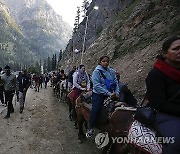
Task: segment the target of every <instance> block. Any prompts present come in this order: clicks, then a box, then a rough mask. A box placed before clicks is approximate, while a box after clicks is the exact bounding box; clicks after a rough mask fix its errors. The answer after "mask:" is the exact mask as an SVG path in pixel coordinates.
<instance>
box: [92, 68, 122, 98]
mask: <svg viewBox="0 0 180 154" xmlns="http://www.w3.org/2000/svg"><path fill="white" fill-rule="evenodd" d="M99 70H102V72H103V74H104V75H105V76H106V78H107V79H109V80H113V81H115V82H116V83H117V86H116V90H115V93H117V94H119V86H118V81H117V78H116V74H115V71H114V70H113V69H112V68H110V67H108V68H107V70H105V69H104V68H103V67H102V66H101V65H98V66H97V67H96V68H95V70H94V71H93V73H92V83H93V92H94V93H96V94H103V95H107V96H109V95H110V94H111V92H109V91H108V89H107V88H106V85H105V82H104V78H103V77H102V75H101V73H100V71H99Z"/></svg>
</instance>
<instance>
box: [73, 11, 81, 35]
mask: <svg viewBox="0 0 180 154" xmlns="http://www.w3.org/2000/svg"><path fill="white" fill-rule="evenodd" d="M80 13H81V11H80V7H77V12H76V14H77V15H76V17H75V23H74V29H73V33H76V32H77V30H78V28H79V20H80Z"/></svg>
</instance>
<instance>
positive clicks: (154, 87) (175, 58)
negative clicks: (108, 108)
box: [0, 37, 180, 154]
mask: <svg viewBox="0 0 180 154" xmlns="http://www.w3.org/2000/svg"><path fill="white" fill-rule="evenodd" d="M109 62H110V58H109V57H108V56H102V57H100V59H99V63H98V65H97V67H96V68H95V69H94V71H93V73H92V76H91V75H90V74H88V73H87V71H86V69H85V66H84V65H82V64H81V65H80V66H78V67H76V66H74V67H73V68H72V69H71V70H70V71H69V72H68V73H67V74H65V72H64V70H58V71H54V72H50V73H46V74H44V75H37V74H28V73H27V71H26V70H24V71H22V72H20V73H19V75H18V76H17V77H16V76H15V75H13V73H11V71H10V67H9V66H8V65H7V66H5V68H4V71H2V69H1V70H0V72H1V78H0V100H1V102H2V105H4V106H8V109H7V115H6V116H5V118H9V117H10V114H11V113H13V112H14V108H13V104H12V100H13V96H14V94H15V91H16V95H17V99H18V101H19V104H20V110H19V111H20V113H22V112H23V109H24V102H25V96H26V92H27V90H28V88H29V87H31V88H34V89H35V91H37V92H39V89H40V88H43V85H44V88H47V83H48V82H49V81H50V86H52V87H54V89H55V91H57V89H56V88H57V84H58V83H63V86H64V89H65V90H67V91H68V93H67V94H68V97H69V98H70V99H71V100H73V101H75V100H76V98H77V97H78V96H80V95H81V93H82V92H84V91H92V110H91V114H90V119H89V124H88V128H89V129H88V131H87V133H86V137H91V136H92V134H93V132H94V123H95V120H96V118H97V116H98V114H99V112H100V110H101V106H102V105H103V102H104V100H105V99H106V98H107V97H110V98H112V99H113V98H118V99H119V101H120V102H125V103H127V104H128V105H129V106H133V107H137V100H136V99H135V97H134V96H133V95H132V93H131V91H130V90H129V88H128V87H127V85H126V84H125V83H123V82H121V81H120V74H119V73H118V72H117V71H115V70H114V69H113V68H111V67H109ZM179 69H180V38H179V37H172V38H170V39H168V40H167V41H165V42H164V44H163V46H162V50H161V52H160V54H159V55H158V56H157V61H156V62H155V64H154V66H153V69H152V70H151V71H150V73H149V74H148V76H147V78H146V87H147V93H146V96H147V98H148V101H149V103H148V105H149V106H150V107H151V108H154V109H155V110H156V121H155V123H154V124H153V125H154V127H155V128H156V129H157V130H158V132H159V134H160V135H161V136H168V137H170V136H173V137H175V143H174V144H170V145H163V153H172V154H176V153H179V152H180V149H179V147H180V146H179V145H180V133H179V128H180V118H179V115H180V114H179V113H180V70H179ZM60 88H61V87H60ZM125 93H126V94H128V95H125ZM4 96H5V99H4ZM169 126H171V127H172V128H173V130H171V129H169Z"/></svg>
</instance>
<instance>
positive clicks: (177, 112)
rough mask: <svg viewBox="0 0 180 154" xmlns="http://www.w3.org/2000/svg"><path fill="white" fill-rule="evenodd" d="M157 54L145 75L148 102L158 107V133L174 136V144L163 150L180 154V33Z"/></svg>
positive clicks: (166, 145)
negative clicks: (151, 66)
mask: <svg viewBox="0 0 180 154" xmlns="http://www.w3.org/2000/svg"><path fill="white" fill-rule="evenodd" d="M157 58H158V60H157V61H156V62H155V64H154V68H153V69H152V70H151V71H150V72H149V74H148V77H147V78H146V86H147V96H148V99H149V103H148V105H149V106H150V107H152V108H154V109H156V110H157V113H156V118H155V122H154V124H153V125H154V127H155V129H156V130H157V131H158V132H159V134H160V135H161V136H162V137H174V138H175V142H174V143H173V144H163V154H168V153H171V154H179V152H180V133H179V128H180V37H172V38H170V39H168V40H167V41H165V42H164V43H163V46H162V51H161V53H160V55H159V56H158V57H157ZM169 126H170V127H169Z"/></svg>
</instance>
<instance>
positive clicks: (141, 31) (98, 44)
mask: <svg viewBox="0 0 180 154" xmlns="http://www.w3.org/2000/svg"><path fill="white" fill-rule="evenodd" d="M179 25H180V2H179V1H178V0H133V1H132V2H131V3H130V4H129V5H128V7H127V8H126V9H125V10H123V11H120V12H119V13H118V15H116V16H111V20H110V21H109V22H108V24H107V26H106V27H105V28H104V29H103V30H102V31H101V33H100V34H99V37H97V38H96V40H95V41H94V42H93V43H92V44H91V45H90V46H89V47H88V48H87V49H86V52H85V54H84V56H83V57H84V58H83V64H85V65H86V68H87V69H88V71H89V72H92V71H93V69H94V68H95V66H96V65H97V61H98V59H99V57H101V56H102V55H109V56H110V57H111V66H112V67H113V68H114V69H116V70H118V71H119V72H120V74H121V80H122V81H124V82H126V83H127V84H128V85H129V88H130V89H131V90H132V91H133V93H134V94H135V95H136V96H137V97H142V96H143V95H144V93H145V89H146V88H145V78H146V76H147V73H148V72H149V70H150V69H151V68H152V65H153V62H154V60H155V57H156V55H157V51H158V50H160V48H161V46H162V43H163V41H164V40H165V39H167V38H169V37H170V36H174V35H180V26H179ZM67 49H68V48H67ZM68 55H70V54H67V59H66V64H65V65H64V66H63V67H65V66H66V68H68V67H69V66H72V65H73V64H72V62H73V60H72V54H71V55H70V56H68ZM75 57H76V59H75V61H74V62H75V63H76V65H78V64H80V58H81V53H78V54H76V56H75Z"/></svg>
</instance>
